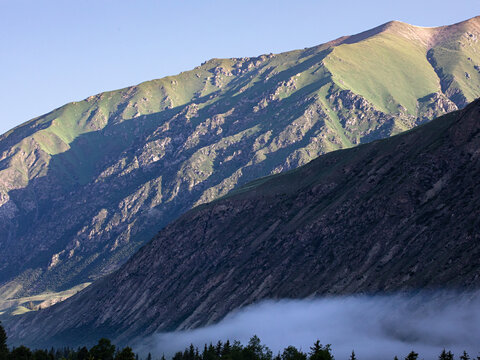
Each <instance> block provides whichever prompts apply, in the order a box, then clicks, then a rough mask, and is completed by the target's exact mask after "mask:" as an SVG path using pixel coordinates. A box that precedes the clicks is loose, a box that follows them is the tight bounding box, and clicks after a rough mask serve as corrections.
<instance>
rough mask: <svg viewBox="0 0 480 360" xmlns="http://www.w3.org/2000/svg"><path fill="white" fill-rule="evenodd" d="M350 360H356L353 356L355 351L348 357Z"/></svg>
mask: <svg viewBox="0 0 480 360" xmlns="http://www.w3.org/2000/svg"><path fill="white" fill-rule="evenodd" d="M350 360H357V357H356V356H355V351H353V350H352V354H351V355H350Z"/></svg>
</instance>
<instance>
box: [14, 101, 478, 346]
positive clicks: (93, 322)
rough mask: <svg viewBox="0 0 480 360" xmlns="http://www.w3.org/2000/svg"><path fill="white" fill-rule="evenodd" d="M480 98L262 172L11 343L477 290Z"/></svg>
mask: <svg viewBox="0 0 480 360" xmlns="http://www.w3.org/2000/svg"><path fill="white" fill-rule="evenodd" d="M479 149H480V100H476V101H475V102H474V103H472V104H471V105H469V106H468V107H467V108H466V109H465V110H462V111H457V112H453V113H450V114H448V115H445V116H443V117H441V118H438V119H436V120H434V121H432V122H430V123H428V124H425V125H423V126H420V127H418V128H416V129H414V130H411V131H409V132H406V133H403V134H400V135H397V136H394V137H392V138H389V139H385V140H380V141H375V142H373V143H370V144H365V145H360V146H358V147H355V148H352V149H347V150H339V151H335V152H332V153H329V154H326V155H324V156H321V157H319V158H318V159H316V160H314V161H312V162H310V163H309V164H307V165H305V166H302V167H300V168H298V169H295V170H292V171H290V172H287V173H285V174H280V175H273V176H270V177H267V178H263V179H260V180H256V181H255V182H252V183H250V184H248V185H247V186H245V187H242V188H240V189H238V190H236V191H234V192H232V193H230V194H229V195H227V196H226V197H224V198H222V199H219V200H216V201H214V202H212V203H210V204H207V205H201V206H199V207H197V208H195V209H192V210H190V211H189V212H187V213H186V214H185V215H183V216H181V217H180V218H179V219H178V220H177V221H175V222H173V223H172V224H170V225H168V226H167V227H166V228H165V229H163V230H162V231H161V232H160V233H159V234H158V235H157V236H156V237H155V238H154V239H153V240H152V241H151V242H149V243H148V244H147V245H145V246H144V247H143V248H142V249H140V251H139V252H138V253H136V254H135V255H134V256H133V257H132V258H131V259H130V260H129V261H128V262H127V263H126V264H125V265H123V266H122V267H121V268H120V269H119V270H118V271H116V272H114V273H113V274H111V275H109V276H107V277H105V278H104V279H101V280H98V281H97V282H96V283H94V284H93V285H91V286H90V287H88V288H86V289H85V290H83V291H82V292H81V293H79V294H77V295H75V296H73V297H71V298H70V299H68V300H66V301H65V302H63V303H60V304H58V305H55V306H53V307H51V308H48V309H46V310H41V311H39V312H36V313H30V314H26V315H24V316H22V318H21V319H17V320H16V321H15V322H12V323H11V324H10V326H9V330H10V332H11V334H13V336H14V341H16V342H20V341H21V342H27V343H32V344H37V345H38V344H43V342H44V341H45V342H47V343H49V344H50V343H55V344H62V343H71V344H75V345H76V344H81V343H84V342H92V341H95V338H97V337H99V336H109V337H112V338H113V339H115V341H118V342H125V341H128V342H131V341H132V340H133V339H134V338H136V337H138V336H145V335H149V334H152V333H153V332H156V331H165V330H174V329H187V328H192V327H198V326H201V325H206V324H209V323H211V322H215V321H218V320H219V319H221V318H222V317H223V316H225V315H226V314H227V313H228V312H230V311H232V310H234V309H237V308H239V307H242V306H245V305H247V304H250V303H253V302H256V301H259V300H262V299H269V298H276V299H277V298H304V297H309V296H315V295H327V294H351V293H358V292H362V293H364V292H367V293H378V292H384V293H385V292H387V293H388V292H394V291H404V290H413V291H415V290H418V289H438V288H440V289H445V288H450V289H452V288H453V289H463V290H465V289H473V288H478V287H479V286H480V278H479V276H478V271H479V269H480V241H479V240H480V210H479V207H478V203H479V201H480V191H479V182H478V179H479V178H480V151H479Z"/></svg>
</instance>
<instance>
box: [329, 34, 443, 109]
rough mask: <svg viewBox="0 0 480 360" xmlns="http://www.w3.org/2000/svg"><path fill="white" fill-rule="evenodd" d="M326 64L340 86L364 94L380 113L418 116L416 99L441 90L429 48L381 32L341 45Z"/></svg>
mask: <svg viewBox="0 0 480 360" xmlns="http://www.w3.org/2000/svg"><path fill="white" fill-rule="evenodd" d="M325 64H326V66H327V68H328V69H329V70H330V72H331V73H332V74H334V81H335V82H336V84H337V85H339V86H340V87H342V88H344V89H349V90H352V91H353V92H355V93H357V94H359V95H362V96H363V97H365V98H366V99H367V100H369V101H370V102H372V103H373V104H374V105H375V106H376V107H378V108H379V109H380V110H382V111H384V112H388V113H395V112H398V111H399V107H398V106H399V105H401V106H403V107H405V108H406V109H407V111H408V113H409V114H411V115H416V113H417V99H419V98H422V97H424V96H426V95H428V94H431V93H434V92H437V91H439V90H440V84H439V80H438V77H437V75H436V74H435V71H434V70H433V69H432V67H431V66H430V64H429V63H428V61H427V59H426V49H425V47H423V46H422V45H421V44H416V43H414V42H412V41H409V40H407V39H405V38H404V37H401V36H398V35H395V34H390V33H382V34H379V35H376V36H374V37H372V38H369V39H366V40H364V41H361V42H359V43H355V44H342V45H340V46H338V47H336V48H335V49H334V50H333V52H332V54H331V55H330V56H328V57H327V58H326V61H325Z"/></svg>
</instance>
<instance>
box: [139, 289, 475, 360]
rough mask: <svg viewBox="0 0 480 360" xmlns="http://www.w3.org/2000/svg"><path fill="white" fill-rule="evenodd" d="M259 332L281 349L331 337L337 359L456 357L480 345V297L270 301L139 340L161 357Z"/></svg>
mask: <svg viewBox="0 0 480 360" xmlns="http://www.w3.org/2000/svg"><path fill="white" fill-rule="evenodd" d="M254 334H256V335H258V336H259V337H260V339H261V341H262V343H263V344H266V345H267V346H268V347H269V348H270V349H271V350H272V351H273V353H274V354H276V353H278V352H279V351H282V350H283V349H284V348H285V347H287V346H288V345H294V346H296V347H297V348H301V349H302V350H303V351H308V350H309V348H310V346H311V345H312V344H313V342H314V341H315V340H316V339H319V340H320V342H321V343H322V344H332V348H333V353H334V356H335V358H336V359H337V360H341V359H348V357H349V355H350V354H351V352H352V350H355V353H356V355H357V358H358V359H359V360H362V359H365V360H367V359H368V360H375V359H382V360H385V359H393V357H394V356H395V355H397V356H398V357H399V358H400V359H402V358H404V357H405V356H406V355H407V354H408V353H409V352H410V351H411V350H415V351H416V352H418V353H419V354H420V356H419V358H420V359H422V358H424V359H437V358H438V355H439V354H440V352H441V350H442V349H443V348H446V349H447V350H452V352H454V354H455V355H456V358H458V356H459V355H460V354H461V352H463V350H467V352H469V354H470V356H471V357H472V358H476V357H477V356H478V355H479V351H480V296H479V295H478V294H472V293H470V294H465V293H464V294H462V295H459V294H457V293H453V292H435V293H429V294H423V295H415V296H407V295H396V296H349V297H333V298H322V299H311V300H281V301H264V302H262V303H259V304H256V305H252V306H249V307H246V308H244V309H242V310H240V311H237V312H234V313H232V314H230V315H228V316H227V317H226V318H225V319H223V320H222V321H221V322H219V323H218V324H215V325H212V326H208V327H204V328H200V329H195V330H189V331H178V332H173V333H159V334H156V335H153V336H151V337H150V338H148V339H146V340H145V341H143V342H142V344H141V345H138V346H136V347H135V348H136V350H138V351H142V350H143V351H152V353H154V354H155V355H157V356H161V355H162V354H165V355H166V356H167V355H173V353H174V352H176V351H179V350H182V351H183V350H184V348H185V347H187V346H188V345H190V343H193V344H194V345H196V346H198V347H199V349H200V351H201V350H202V349H203V344H205V343H210V342H214V343H215V342H217V341H218V340H222V341H225V340H227V339H230V340H231V341H232V340H239V341H241V342H242V343H243V344H246V343H247V342H248V340H249V338H250V337H251V336H252V335H254Z"/></svg>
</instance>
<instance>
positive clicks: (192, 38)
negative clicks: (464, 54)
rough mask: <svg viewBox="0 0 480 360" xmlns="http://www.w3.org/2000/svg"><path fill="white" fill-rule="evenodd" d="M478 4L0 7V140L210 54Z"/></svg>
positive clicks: (0, 3) (297, 1)
mask: <svg viewBox="0 0 480 360" xmlns="http://www.w3.org/2000/svg"><path fill="white" fill-rule="evenodd" d="M476 15H480V1H479V0H403V1H385V0H383V1H382V0H370V1H362V0H342V1H330V0H328V1H326V0H317V1H313V0H289V1H286V0H285V1H284V0H236V1H231V0H169V1H163V0H157V1H153V0H151V1H147V0H76V1H75V0H0V81H1V87H0V107H1V109H2V110H1V111H0V133H3V132H5V131H7V130H8V129H10V128H12V127H14V126H16V125H18V124H20V123H22V122H24V121H27V120H29V119H31V118H33V117H36V116H39V115H42V114H44V113H46V112H48V111H50V110H53V109H54V108H56V107H59V106H61V105H63V104H65V103H67V102H70V101H75V100H81V99H84V98H86V97H88V96H89V95H92V94H96V93H99V92H102V91H105V90H114V89H118V88H122V87H125V86H129V85H134V84H137V83H139V82H142V81H146V80H151V79H154V78H160V77H163V76H166V75H173V74H176V73H179V72H181V71H184V70H188V69H191V68H193V67H195V66H197V65H199V64H200V63H201V62H203V61H205V60H207V59H210V58H213V57H243V56H256V55H260V54H264V53H270V52H273V53H278V52H282V51H287V50H293V49H298V48H304V47H308V46H313V45H318V44H321V43H324V42H326V41H329V40H332V39H334V38H337V37H339V36H342V35H349V34H354V33H358V32H361V31H363V30H367V29H369V28H372V27H375V26H377V25H379V24H382V23H384V22H387V21H389V20H400V21H404V22H408V23H410V24H414V25H420V26H439V25H447V24H452V23H455V22H459V21H462V20H466V19H467V18H471V17H474V16H476Z"/></svg>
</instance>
